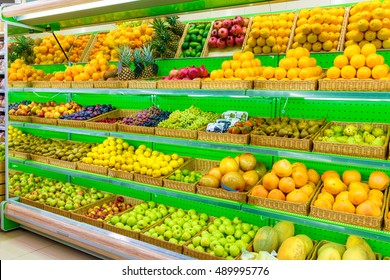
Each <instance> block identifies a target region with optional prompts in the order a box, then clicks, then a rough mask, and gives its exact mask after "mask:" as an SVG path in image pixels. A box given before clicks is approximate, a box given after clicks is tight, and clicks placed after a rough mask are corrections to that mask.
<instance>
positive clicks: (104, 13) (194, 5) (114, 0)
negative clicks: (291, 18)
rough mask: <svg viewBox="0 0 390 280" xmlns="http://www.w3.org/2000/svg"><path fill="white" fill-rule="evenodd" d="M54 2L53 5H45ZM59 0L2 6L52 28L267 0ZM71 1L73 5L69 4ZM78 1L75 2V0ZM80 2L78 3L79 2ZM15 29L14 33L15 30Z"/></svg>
mask: <svg viewBox="0 0 390 280" xmlns="http://www.w3.org/2000/svg"><path fill="white" fill-rule="evenodd" d="M48 2H53V5H48V4H47V3H48ZM54 2H57V3H58V1H52V0H47V1H34V2H30V3H25V4H22V5H14V6H10V7H5V8H3V12H2V14H3V16H4V17H6V18H9V19H15V20H17V21H18V22H20V23H23V24H26V25H29V26H33V27H39V28H45V27H46V25H47V24H49V25H50V26H51V29H52V30H62V29H66V28H72V27H76V26H88V25H95V24H102V23H109V22H116V21H123V20H129V19H137V18H138V19H139V18H147V17H153V16H162V15H171V14H180V13H188V12H191V11H203V10H209V9H219V8H228V7H236V6H243V5H249V4H253V5H257V4H264V3H268V2H273V3H274V2H286V1H268V0H228V1H226V0H163V1H161V0H103V1H91V0H84V1H74V0H68V1H64V2H61V3H60V5H58V4H57V5H54ZM72 3H74V5H72ZM76 3H77V4H76ZM80 3H81V4H80ZM17 30H18V29H14V33H15V32H18V31H17Z"/></svg>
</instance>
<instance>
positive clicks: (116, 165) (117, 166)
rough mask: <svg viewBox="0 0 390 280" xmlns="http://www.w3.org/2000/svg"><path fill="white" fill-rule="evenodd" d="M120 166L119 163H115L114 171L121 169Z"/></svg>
mask: <svg viewBox="0 0 390 280" xmlns="http://www.w3.org/2000/svg"><path fill="white" fill-rule="evenodd" d="M121 166H122V165H121V164H120V163H119V162H117V163H115V169H117V170H119V169H121Z"/></svg>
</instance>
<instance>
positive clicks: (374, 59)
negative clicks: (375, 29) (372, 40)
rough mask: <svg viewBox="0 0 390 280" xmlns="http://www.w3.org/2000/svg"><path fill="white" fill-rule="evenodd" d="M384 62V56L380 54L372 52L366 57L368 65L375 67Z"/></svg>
mask: <svg viewBox="0 0 390 280" xmlns="http://www.w3.org/2000/svg"><path fill="white" fill-rule="evenodd" d="M380 64H382V58H381V56H380V55H379V54H376V53H371V54H369V55H368V56H367V58H366V65H367V67H370V68H374V67H375V66H377V65H380Z"/></svg>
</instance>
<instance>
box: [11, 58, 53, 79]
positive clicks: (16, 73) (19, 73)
mask: <svg viewBox="0 0 390 280" xmlns="http://www.w3.org/2000/svg"><path fill="white" fill-rule="evenodd" d="M44 77H45V72H43V70H36V69H34V68H33V67H32V66H30V65H26V64H25V63H24V62H23V61H22V60H21V59H19V58H18V59H16V60H15V61H14V62H12V63H11V65H10V67H9V68H8V79H9V81H11V82H15V81H23V82H27V81H28V82H30V81H35V80H43V78H44Z"/></svg>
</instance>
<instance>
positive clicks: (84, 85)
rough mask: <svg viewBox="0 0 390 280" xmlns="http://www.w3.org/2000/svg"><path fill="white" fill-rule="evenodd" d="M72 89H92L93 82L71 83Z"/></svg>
mask: <svg viewBox="0 0 390 280" xmlns="http://www.w3.org/2000/svg"><path fill="white" fill-rule="evenodd" d="M71 83H72V88H93V82H90V81H73V82H71Z"/></svg>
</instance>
